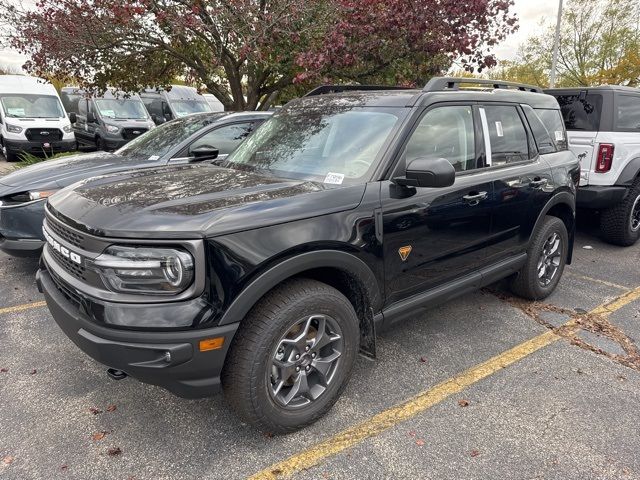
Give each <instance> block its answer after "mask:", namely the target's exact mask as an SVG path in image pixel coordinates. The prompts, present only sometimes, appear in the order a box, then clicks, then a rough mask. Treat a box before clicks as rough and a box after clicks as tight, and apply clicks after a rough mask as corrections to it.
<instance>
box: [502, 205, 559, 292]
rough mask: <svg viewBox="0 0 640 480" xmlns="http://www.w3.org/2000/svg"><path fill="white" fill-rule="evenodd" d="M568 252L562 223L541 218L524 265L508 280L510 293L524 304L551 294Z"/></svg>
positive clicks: (556, 219) (552, 219) (550, 218)
mask: <svg viewBox="0 0 640 480" xmlns="http://www.w3.org/2000/svg"><path fill="white" fill-rule="evenodd" d="M568 251H569V234H568V233H567V227H566V226H565V224H564V222H563V221H562V220H560V219H559V218H558V217H551V216H548V217H545V219H544V221H543V222H542V225H540V226H539V227H538V228H537V230H536V231H535V232H534V234H533V236H532V238H531V241H530V243H529V248H528V249H527V262H526V263H525V264H524V266H523V267H522V269H521V270H520V271H519V272H518V274H517V275H516V277H515V278H514V279H512V280H511V285H510V286H511V291H512V292H513V293H515V294H516V295H518V296H520V297H523V298H526V299H528V300H540V299H543V298H546V297H548V296H549V295H551V293H552V292H553V291H554V290H555V288H556V286H557V285H558V282H559V281H560V277H562V272H563V271H564V266H565V264H566V261H567V252H568Z"/></svg>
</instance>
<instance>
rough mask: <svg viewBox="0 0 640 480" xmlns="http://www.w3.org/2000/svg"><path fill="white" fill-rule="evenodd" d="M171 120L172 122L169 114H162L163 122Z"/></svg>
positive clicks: (171, 116)
mask: <svg viewBox="0 0 640 480" xmlns="http://www.w3.org/2000/svg"><path fill="white" fill-rule="evenodd" d="M171 120H173V115H171V114H170V113H165V114H164V121H165V122H169V121H171Z"/></svg>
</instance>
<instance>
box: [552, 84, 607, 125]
mask: <svg viewBox="0 0 640 480" xmlns="http://www.w3.org/2000/svg"><path fill="white" fill-rule="evenodd" d="M554 96H555V97H556V100H558V104H559V105H560V110H561V111H562V117H563V118H564V123H565V125H566V126H567V130H586V131H596V132H597V131H598V130H600V117H601V115H602V95H599V94H593V93H590V94H587V95H580V94H579V93H575V94H568V95H554Z"/></svg>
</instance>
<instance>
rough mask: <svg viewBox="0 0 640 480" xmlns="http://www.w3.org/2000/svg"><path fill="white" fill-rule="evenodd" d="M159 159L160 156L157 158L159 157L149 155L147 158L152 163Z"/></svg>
mask: <svg viewBox="0 0 640 480" xmlns="http://www.w3.org/2000/svg"><path fill="white" fill-rule="evenodd" d="M159 158H160V156H159V155H151V156H150V157H149V160H151V161H152V162H153V161H154V160H158V159H159Z"/></svg>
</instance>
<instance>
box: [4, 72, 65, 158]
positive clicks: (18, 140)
mask: <svg viewBox="0 0 640 480" xmlns="http://www.w3.org/2000/svg"><path fill="white" fill-rule="evenodd" d="M72 120H74V119H73V118H72ZM0 147H1V148H2V155H4V157H5V158H6V159H7V160H9V161H15V160H18V154H19V153H20V152H27V153H31V154H35V155H51V154H54V153H59V152H67V151H69V150H75V149H76V139H75V136H74V134H73V128H72V127H71V121H70V119H69V117H68V116H67V113H66V112H65V110H64V108H63V107H62V102H60V97H58V92H57V91H56V89H55V88H54V86H53V85H51V84H50V83H46V82H45V80H42V79H39V78H36V77H28V76H23V75H0Z"/></svg>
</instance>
